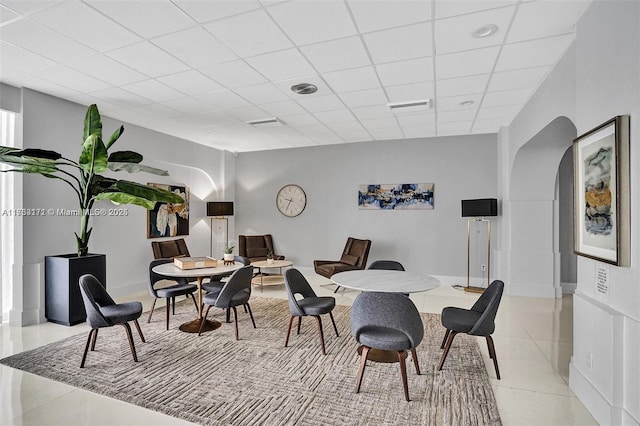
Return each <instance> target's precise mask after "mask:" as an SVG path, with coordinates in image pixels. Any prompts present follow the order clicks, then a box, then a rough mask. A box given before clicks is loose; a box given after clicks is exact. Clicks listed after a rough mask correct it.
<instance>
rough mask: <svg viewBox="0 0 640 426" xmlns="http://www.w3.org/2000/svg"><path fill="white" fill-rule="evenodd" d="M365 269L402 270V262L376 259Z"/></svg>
mask: <svg viewBox="0 0 640 426" xmlns="http://www.w3.org/2000/svg"><path fill="white" fill-rule="evenodd" d="M367 269H384V270H386V271H404V266H402V263H400V262H397V261H395V260H376V261H374V262H371V265H369V266H368V267H367Z"/></svg>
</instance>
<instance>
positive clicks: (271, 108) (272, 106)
mask: <svg viewBox="0 0 640 426" xmlns="http://www.w3.org/2000/svg"><path fill="white" fill-rule="evenodd" d="M260 108H262V109H263V110H265V111H266V112H268V113H269V114H270V115H271V116H274V117H283V116H286V115H298V114H304V113H306V112H307V111H305V110H304V108H302V107H301V106H300V105H299V104H298V103H296V102H295V101H281V102H269V103H265V104H261V105H260Z"/></svg>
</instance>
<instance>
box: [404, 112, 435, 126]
mask: <svg viewBox="0 0 640 426" xmlns="http://www.w3.org/2000/svg"><path fill="white" fill-rule="evenodd" d="M397 118H398V123H400V127H402V129H403V130H404V128H405V127H412V126H429V127H434V126H435V120H436V116H435V114H434V113H433V112H427V113H420V114H411V115H398V116H397Z"/></svg>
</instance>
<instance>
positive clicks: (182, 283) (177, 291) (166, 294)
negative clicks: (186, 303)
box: [147, 259, 198, 330]
mask: <svg viewBox="0 0 640 426" xmlns="http://www.w3.org/2000/svg"><path fill="white" fill-rule="evenodd" d="M172 262H173V260H172V259H156V260H152V261H151V263H149V281H148V287H149V293H150V294H151V296H153V305H151V310H150V311H149V318H148V319H147V322H148V323H149V322H151V316H152V315H153V309H154V308H155V307H156V301H157V300H158V299H159V298H164V299H165V305H166V311H167V315H166V317H167V320H166V322H167V330H168V329H169V316H170V315H169V310H170V307H172V310H173V314H174V315H175V314H176V296H187V297H188V296H191V299H192V300H193V305H194V306H195V307H196V310H197V309H198V303H197V302H196V298H195V296H194V295H193V292H194V291H196V290H197V289H198V287H197V286H196V285H195V284H189V282H188V281H187V280H186V279H184V278H172V277H166V276H164V275H160V274H156V273H155V272H153V268H155V267H156V266H158V265H162V264H163V263H172ZM163 280H169V281H174V282H175V284H174V285H170V286H163V287H157V286H158V283H159V282H160V281H163Z"/></svg>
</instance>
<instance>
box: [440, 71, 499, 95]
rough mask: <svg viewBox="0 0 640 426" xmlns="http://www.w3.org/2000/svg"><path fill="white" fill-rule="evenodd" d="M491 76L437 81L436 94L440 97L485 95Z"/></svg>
mask: <svg viewBox="0 0 640 426" xmlns="http://www.w3.org/2000/svg"><path fill="white" fill-rule="evenodd" d="M489 76H490V74H481V75H473V76H469V77H458V78H448V79H440V80H437V81H436V93H437V94H438V99H439V98H440V97H447V96H458V95H466V94H473V93H483V92H484V90H485V88H486V87H487V81H489Z"/></svg>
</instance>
